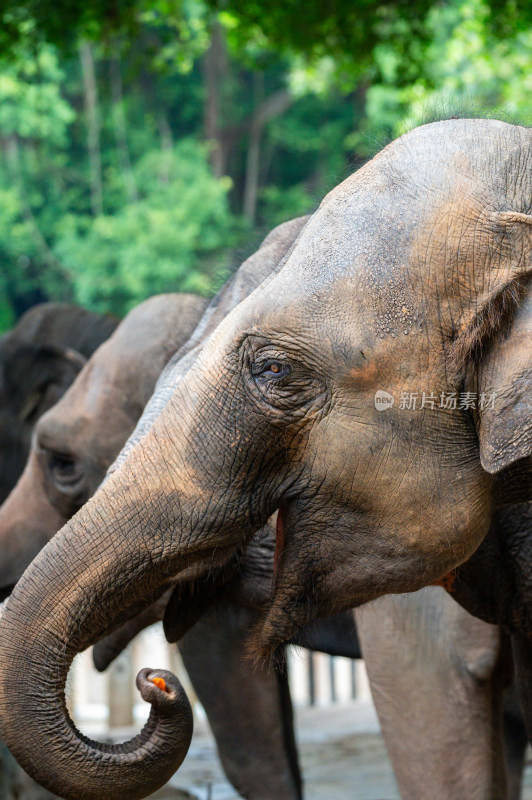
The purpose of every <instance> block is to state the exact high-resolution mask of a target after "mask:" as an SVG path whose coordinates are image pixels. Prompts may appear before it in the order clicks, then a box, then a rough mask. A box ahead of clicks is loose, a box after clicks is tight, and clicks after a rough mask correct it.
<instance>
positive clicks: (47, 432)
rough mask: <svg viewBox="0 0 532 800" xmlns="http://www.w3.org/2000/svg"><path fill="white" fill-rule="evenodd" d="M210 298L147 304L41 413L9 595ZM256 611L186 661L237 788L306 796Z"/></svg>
mask: <svg viewBox="0 0 532 800" xmlns="http://www.w3.org/2000/svg"><path fill="white" fill-rule="evenodd" d="M205 304H206V301H204V300H202V299H201V298H199V297H195V296H193V295H179V294H176V295H162V296H157V297H153V298H151V299H150V300H147V301H145V302H144V303H142V304H141V305H140V306H138V307H137V308H135V309H134V310H133V311H132V312H130V314H129V315H128V316H127V317H126V319H125V320H124V321H123V322H122V323H121V324H120V325H119V327H118V328H117V329H116V331H115V332H114V334H113V335H112V336H111V338H110V339H109V340H108V341H107V342H106V343H105V345H103V346H102V347H101V348H99V349H98V350H97V351H96V353H95V354H94V355H93V357H92V358H91V359H90V360H89V362H88V363H87V364H86V366H85V367H84V369H83V370H82V372H81V373H80V374H79V376H78V378H77V380H76V381H75V382H74V384H73V385H72V386H71V388H70V389H69V390H68V391H67V392H66V394H65V395H64V396H63V397H62V398H61V400H60V401H59V402H58V403H57V404H56V405H55V406H54V407H53V408H52V409H50V410H49V411H48V412H47V413H46V414H45V415H43V417H41V419H40V420H39V422H38V423H37V426H36V429H35V436H34V439H33V442H32V447H31V452H30V456H29V459H28V463H27V466H26V469H25V471H24V473H23V475H22V478H21V479H20V481H19V482H18V484H17V486H16V488H15V489H14V491H13V492H12V493H11V494H10V496H9V497H8V499H7V500H6V502H5V503H4V505H3V506H2V507H1V509H0V552H2V559H1V561H0V587H5V589H3V591H4V593H7V592H8V591H9V587H10V586H12V585H14V583H15V582H16V579H17V578H18V577H20V575H21V574H22V572H23V571H24V568H25V567H26V566H27V565H28V564H29V563H30V561H31V560H32V558H33V557H34V556H35V555H36V553H37V552H38V551H39V549H40V548H41V547H42V546H43V545H44V544H45V543H46V542H47V541H48V540H49V539H51V538H52V536H53V535H54V534H55V532H56V531H57V530H58V529H59V528H60V527H61V526H62V525H63V524H64V523H65V522H66V521H67V520H68V519H69V518H70V517H71V516H72V514H73V513H75V511H76V510H77V509H78V508H79V507H81V506H82V505H83V503H84V502H86V500H87V499H88V497H90V495H91V494H92V493H93V492H94V491H95V490H96V488H97V486H98V485H99V483H100V482H101V480H102V478H103V477H104V475H105V472H106V469H107V467H108V466H109V463H110V462H111V461H112V460H113V458H114V456H115V455H116V454H117V453H118V451H119V450H120V447H121V446H122V444H123V443H124V441H125V440H126V438H127V436H128V434H129V433H130V432H131V430H132V429H133V427H134V425H135V422H136V420H137V418H138V417H139V416H140V413H141V411H142V409H143V407H144V405H145V404H146V402H147V399H148V397H149V396H150V394H151V392H152V390H153V387H154V385H155V381H156V379H157V378H158V376H159V373H160V372H161V370H162V368H163V366H164V364H165V363H166V361H167V360H168V357H169V355H170V353H173V352H174V351H175V350H176V349H178V348H179V347H180V346H181V344H182V343H183V342H184V341H186V340H188V338H189V337H190V335H191V333H192V332H193V330H194V328H195V327H196V324H197V322H198V320H199V318H200V316H201V314H202V312H203V311H204V308H205ZM217 305H219V303H217ZM250 618H251V615H250V614H249V612H247V611H246V610H245V609H243V608H235V607H234V606H229V607H227V608H225V607H224V609H223V614H220V613H218V614H215V613H211V614H206V615H205V616H204V618H203V619H202V620H201V621H200V623H199V624H198V626H197V629H196V630H193V631H191V632H190V634H189V636H188V637H185V640H184V642H183V643H182V655H183V660H184V663H185V666H186V667H187V668H188V669H189V672H190V675H191V679H192V682H193V685H194V687H195V689H196V691H197V694H198V696H199V697H200V699H201V700H202V702H203V704H204V706H205V710H206V712H207V715H208V717H209V720H210V722H211V725H212V727H213V730H214V732H215V733H216V735H217V740H218V746H219V750H220V753H221V756H222V761H223V764H224V765H225V766H226V769H227V772H228V775H229V778H230V779H232V780H233V782H234V784H235V786H237V787H238V788H239V789H240V790H241V791H242V792H243V793H244V796H245V797H251V798H266V797H270V796H272V794H273V793H275V794H276V795H277V796H278V797H282V798H287V800H296V799H297V798H299V797H300V796H301V794H300V792H301V778H300V773H299V766H298V762H297V752H296V749H295V740H294V734H293V726H292V710H291V703H290V697H289V690H288V685H287V682H286V676H285V675H284V674H279V673H277V672H276V673H270V672H269V671H268V670H258V671H256V670H251V669H250V667H249V665H248V664H247V662H246V660H245V657H244V646H243V642H244V640H245V638H246V637H247V635H248V633H249V626H250ZM146 624H150V620H147V623H146ZM210 664H215V665H216V670H217V673H218V675H219V679H220V684H219V685H218V686H217V687H216V691H215V692H213V686H212V680H211V679H210V675H209V673H208V671H207V670H206V667H207V666H208V665H210ZM243 687H246V689H247V691H246V692H245V693H244V692H243ZM229 697H232V702H231V703H229ZM250 707H252V708H253V715H250ZM275 709H277V711H275ZM229 717H231V720H232V722H231V725H230V726H229V725H228V724H227V720H228V718H229ZM250 742H254V743H255V747H256V749H258V750H260V752H261V759H260V762H257V761H256V760H255V761H254V760H253V759H250V758H249V757H247V758H246V757H243V754H242V747H243V746H244V745H245V746H246V747H249V746H250Z"/></svg>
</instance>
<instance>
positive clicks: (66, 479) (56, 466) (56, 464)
mask: <svg viewBox="0 0 532 800" xmlns="http://www.w3.org/2000/svg"><path fill="white" fill-rule="evenodd" d="M48 469H49V470H50V474H51V475H52V478H53V479H54V482H55V483H57V484H59V485H62V486H65V487H69V486H72V485H74V484H76V483H78V481H79V480H80V478H81V477H82V469H81V467H80V465H79V464H78V463H77V462H76V461H75V460H74V459H73V458H71V457H70V456H67V455H63V454H62V453H50V454H49V457H48Z"/></svg>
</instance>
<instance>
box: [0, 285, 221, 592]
mask: <svg viewBox="0 0 532 800" xmlns="http://www.w3.org/2000/svg"><path fill="white" fill-rule="evenodd" d="M205 305H206V301H205V300H203V299H202V298H200V297H196V296H194V295H189V294H169V295H160V296H157V297H153V298H151V299H150V300H147V301H146V302H144V303H142V304H141V305H139V306H138V307H137V308H135V309H134V310H133V311H131V312H130V314H129V315H128V316H127V317H126V319H125V320H124V322H123V323H121V325H119V327H118V328H117V330H116V331H115V332H114V334H113V335H112V336H111V338H110V339H109V340H108V341H107V342H105V343H104V344H103V345H102V346H101V347H100V348H99V349H98V350H97V352H96V353H95V354H94V356H93V357H92V358H91V359H90V361H89V362H88V364H87V366H86V367H85V368H84V369H83V370H82V372H81V374H80V375H79V378H78V379H77V380H76V381H75V382H74V384H73V385H72V386H71V387H70V389H69V390H68V391H67V392H66V394H64V395H63V396H62V397H61V399H60V400H59V402H58V403H56V405H54V406H53V407H52V408H51V409H50V410H49V411H47V413H45V414H44V415H43V416H41V417H40V419H39V420H38V422H37V424H36V426H35V432H34V437H33V442H32V446H31V450H30V454H29V458H28V462H27V464H26V467H25V469H24V471H23V474H22V476H21V478H20V480H19V481H18V483H17V485H16V487H15V488H14V490H13V491H12V492H11V494H10V495H9V497H8V498H7V500H6V501H5V503H4V504H3V505H2V506H1V507H0V552H1V557H0V601H1V600H3V599H4V598H5V597H7V596H8V595H9V593H10V591H11V590H12V588H13V586H14V585H15V583H16V582H17V580H18V579H19V578H20V576H21V575H22V573H23V572H24V570H25V569H26V567H27V566H28V564H29V563H30V562H31V561H32V559H33V558H34V557H35V556H36V555H37V553H38V552H39V551H40V549H41V548H42V547H43V546H44V545H45V544H46V543H47V542H48V541H49V540H50V539H51V538H52V536H54V535H55V533H57V531H58V530H59V529H60V528H61V527H62V526H63V525H64V524H65V522H67V521H68V520H69V519H70V517H71V516H72V515H73V514H74V513H75V512H76V511H78V509H80V508H81V506H82V505H83V503H85V502H86V500H87V499H88V498H89V497H91V495H93V494H94V492H95V491H96V489H97V487H98V486H99V484H100V483H101V481H102V479H103V477H104V476H105V472H106V470H107V468H108V467H109V465H110V464H111V463H112V461H113V459H114V458H115V457H116V455H117V454H118V452H119V451H120V448H121V447H122V445H123V444H124V442H125V441H126V439H127V437H128V435H129V434H130V432H131V430H132V429H133V427H134V425H135V423H136V422H137V420H138V418H139V417H140V415H141V413H142V411H143V409H144V406H145V404H146V402H147V401H148V398H149V397H150V395H151V393H152V391H153V388H154V386H155V383H156V380H157V378H158V377H159V374H160V372H161V370H162V369H163V367H164V365H165V363H166V361H167V360H168V358H169V357H170V355H171V354H172V353H173V352H174V351H175V350H176V349H177V348H178V347H180V346H181V345H182V344H183V343H184V342H186V341H187V340H188V338H189V336H190V334H191V333H192V331H193V330H194V328H195V326H196V324H197V322H198V320H199V318H200V316H201V313H202V312H203V310H204V308H205ZM22 352H23V353H25V352H26V351H25V350H23V351H22ZM29 352H30V353H31V355H32V357H33V358H34V359H36V363H29V361H28V359H27V358H26V359H23V358H22V354H21V352H20V348H19V352H18V356H19V357H18V358H17V359H14V358H12V359H9V362H8V363H9V364H10V367H11V368H12V370H15V369H16V370H17V373H18V377H19V380H18V382H17V381H13V382H14V383H15V384H16V385H22V386H24V387H25V388H26V387H27V386H28V385H29V383H30V382H32V383H33V384H35V385H40V384H41V383H42V382H43V379H42V375H45V376H49V375H50V374H51V364H50V363H49V361H48V360H47V359H46V358H45V357H44V355H45V353H50V359H51V360H52V363H54V364H56V365H60V366H57V368H58V369H59V370H60V372H61V375H62V376H63V379H64V380H65V382H66V379H67V377H70V380H69V381H68V382H67V385H68V384H69V383H72V381H73V379H74V377H75V375H74V376H71V375H70V373H67V368H66V366H65V365H66V364H67V363H69V359H68V358H67V355H65V354H63V353H62V352H61V353H56V351H55V350H52V349H51V348H43V347H41V348H36V347H33V348H32V349H31V350H30V351H29ZM75 355H76V354H74V355H72V356H70V360H72V361H74V363H75V365H76V367H77V371H79V370H80V369H81V367H82V366H83V362H84V361H85V359H83V361H82V363H81V364H78V362H77V361H75V359H74V356H75ZM81 358H82V357H81V356H78V359H79V360H81ZM139 363H141V364H142V368H139ZM54 385H58V382H57V381H56V383H55V384H54ZM65 388H66V387H65ZM63 391H64V390H63Z"/></svg>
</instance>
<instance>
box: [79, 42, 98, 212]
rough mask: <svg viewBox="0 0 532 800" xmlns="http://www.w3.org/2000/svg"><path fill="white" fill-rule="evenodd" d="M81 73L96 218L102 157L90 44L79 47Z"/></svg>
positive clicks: (93, 209)
mask: <svg viewBox="0 0 532 800" xmlns="http://www.w3.org/2000/svg"><path fill="white" fill-rule="evenodd" d="M79 52H80V60H81V71H82V74H83V85H84V88H85V111H86V113H87V127H88V135H87V147H88V150H89V163H90V182H91V206H92V213H93V215H94V216H95V217H96V216H98V215H99V214H103V188H102V157H101V152H100V117H99V112H98V87H97V84H96V73H95V69H94V58H93V55H92V49H91V46H90V44H88V43H87V42H82V44H81V45H80V51H79Z"/></svg>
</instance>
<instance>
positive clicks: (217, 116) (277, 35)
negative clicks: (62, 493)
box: [0, 0, 532, 331]
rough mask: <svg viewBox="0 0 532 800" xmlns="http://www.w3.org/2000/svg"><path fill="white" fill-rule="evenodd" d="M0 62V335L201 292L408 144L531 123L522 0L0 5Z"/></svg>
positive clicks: (528, 29) (530, 10)
mask: <svg viewBox="0 0 532 800" xmlns="http://www.w3.org/2000/svg"><path fill="white" fill-rule="evenodd" d="M216 35H218V42H217V47H218V51H217V52H216V47H215V45H216ZM80 53H82V54H83V53H84V54H85V62H83V59H80ZM213 53H214V56H216V57H215V58H214V60H213V61H209V59H210V58H211V57H213ZM0 56H1V60H0V153H1V156H2V157H1V159H0V263H1V268H0V331H1V330H3V329H4V328H6V327H8V326H9V325H11V324H12V322H13V321H14V320H15V319H16V317H17V316H18V315H19V314H20V313H22V312H23V311H24V310H25V309H26V308H27V307H28V306H29V305H31V304H32V303H35V302H38V301H41V300H46V299H62V300H74V299H75V300H77V301H78V302H80V303H82V304H85V305H87V306H89V307H92V308H95V309H99V310H105V311H114V312H115V313H119V314H122V313H125V312H126V311H127V310H128V309H129V308H130V307H131V306H132V305H134V304H135V303H137V302H139V301H141V300H142V299H144V298H145V297H146V296H148V295H150V294H153V293H155V292H160V291H172V290H180V289H182V290H188V291H198V292H201V293H202V294H209V293H211V292H213V291H214V290H215V289H216V288H217V286H218V285H219V283H220V281H221V276H222V274H225V271H226V269H227V266H228V264H229V263H230V262H232V261H233V258H232V252H233V251H235V252H238V251H239V249H240V248H241V247H242V246H243V245H244V242H247V241H250V240H253V239H255V238H256V236H257V235H258V231H266V230H268V229H270V228H271V227H273V226H274V225H276V224H278V223H280V222H282V221H284V220H286V219H288V218H290V217H294V216H298V215H300V214H303V213H306V212H308V211H309V210H312V209H313V208H315V207H316V205H317V204H318V203H319V201H320V199H321V198H322V197H323V195H324V193H325V192H326V191H328V190H329V189H330V188H331V187H332V186H333V185H335V184H336V183H337V182H339V181H340V180H342V179H343V178H344V177H345V175H346V174H347V173H348V172H350V171H351V170H352V168H353V164H357V163H360V160H361V159H363V158H365V157H367V156H369V155H372V154H373V152H375V150H377V149H378V148H379V147H381V146H382V145H383V144H384V143H386V141H388V140H389V139H390V138H391V137H393V136H396V135H398V134H400V133H402V132H403V131H404V130H406V129H408V128H409V127H412V126H413V125H416V124H419V123H420V122H424V121H427V119H430V118H431V117H433V116H436V117H437V116H445V115H450V114H454V113H457V114H462V113H464V109H465V112H466V113H468V114H479V113H480V114H489V115H494V114H495V115H499V116H501V115H502V116H504V117H507V116H512V117H514V118H515V117H517V119H520V120H521V121H525V122H526V121H527V120H528V119H529V118H530V117H531V115H532V107H531V106H532V100H531V99H530V98H531V97H532V92H531V90H532V83H531V80H532V79H531V76H532V7H531V6H530V4H529V3H520V2H518V0H505V1H503V2H499V0H497V1H496V0H413V2H410V1H409V2H407V0H400V1H399V2H397V0H360V1H358V0H357V2H353V1H352V0H334V2H332V3H323V2H321V0H309V2H307V3H305V5H304V6H302V5H301V3H300V2H299V0H269V1H268V3H265V2H264V0H239V1H238V2H237V0H223V2H222V0H142V2H141V0H125V1H124V2H121V3H118V4H117V3H115V2H113V3H109V2H108V1H107V0H97V2H94V3H84V4H83V3H72V2H70V1H69V0H57V2H55V1H54V2H53V3H52V2H50V0H38V2H37V0H24V2H22V3H16V4H15V3H14V2H5V1H4V2H2V0H0ZM87 58H88V62H87ZM89 62H91V63H92V67H91V65H90V63H89ZM209 64H210V69H211V71H210V76H211V77H210V80H209V79H208V77H207V75H208V72H209V69H208V66H209ZM87 70H88V71H87ZM272 109H273V111H272ZM276 109H277V110H276ZM209 117H210V118H211V119H210V126H209V125H207V124H206V120H208V119H209ZM257 130H258V134H257ZM253 137H255V138H253ZM206 140H208V141H206ZM244 215H245V221H244V219H243V217H244Z"/></svg>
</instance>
